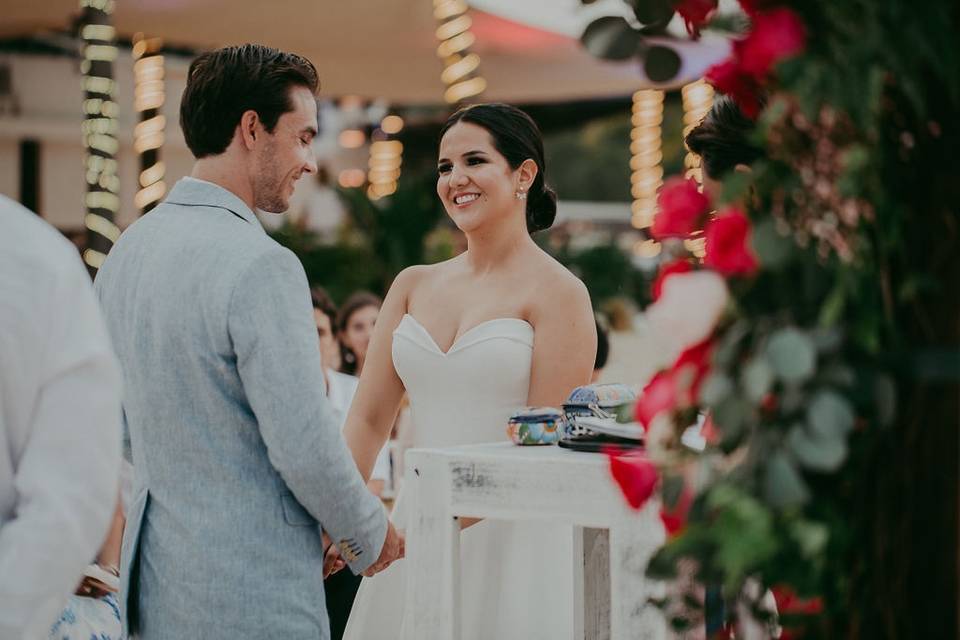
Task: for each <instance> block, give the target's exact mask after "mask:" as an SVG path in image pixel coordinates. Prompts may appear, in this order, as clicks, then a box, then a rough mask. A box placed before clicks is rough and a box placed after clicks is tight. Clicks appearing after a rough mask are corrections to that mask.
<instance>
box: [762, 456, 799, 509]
mask: <svg viewBox="0 0 960 640" xmlns="http://www.w3.org/2000/svg"><path fill="white" fill-rule="evenodd" d="M764 496H765V498H766V500H767V503H768V504H770V505H771V506H773V507H777V508H781V509H785V508H790V507H796V506H800V505H802V504H803V503H805V502H806V501H807V500H809V499H810V491H809V490H808V489H807V485H806V484H805V483H804V481H803V478H801V477H800V472H799V471H797V468H796V467H795V466H794V465H793V462H791V461H790V458H788V457H787V455H786V454H784V453H783V452H777V453H775V454H773V455H772V456H771V457H770V459H769V460H768V461H767V466H766V470H765V475H764Z"/></svg>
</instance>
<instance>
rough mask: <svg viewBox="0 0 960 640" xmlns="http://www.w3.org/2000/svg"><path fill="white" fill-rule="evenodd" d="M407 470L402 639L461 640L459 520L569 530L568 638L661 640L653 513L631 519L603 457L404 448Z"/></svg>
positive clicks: (503, 447)
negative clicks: (542, 523)
mask: <svg viewBox="0 0 960 640" xmlns="http://www.w3.org/2000/svg"><path fill="white" fill-rule="evenodd" d="M405 462H406V464H405V467H406V468H405V471H404V486H405V488H404V492H405V493H407V494H408V498H409V500H410V504H409V508H410V511H409V515H410V519H409V520H408V524H407V530H406V560H405V562H406V564H407V589H406V594H405V597H406V598H407V601H406V610H407V612H408V614H407V616H408V617H407V620H406V623H405V635H404V639H403V640H459V638H460V597H459V585H460V573H459V562H460V526H459V523H458V521H457V518H458V517H475V518H496V519H501V520H522V519H549V520H551V521H554V522H564V523H569V524H571V525H573V527H574V529H573V531H574V549H575V551H574V555H575V557H573V558H570V563H571V571H572V572H573V576H574V598H575V600H577V602H573V603H570V604H571V606H573V607H574V631H575V633H574V638H576V639H577V640H580V639H581V638H583V639H585V640H598V639H607V638H609V639H611V640H628V639H629V640H634V639H641V638H642V639H644V640H647V639H649V640H660V639H663V638H666V637H667V631H666V624H665V621H664V618H663V616H662V614H661V612H660V611H659V610H658V609H657V608H656V607H654V606H652V605H650V604H648V602H647V601H648V598H650V597H662V595H663V586H662V584H661V583H658V582H654V581H651V580H649V579H647V578H646V577H645V575H644V569H645V568H646V565H647V561H648V560H649V559H650V556H651V555H652V554H653V552H654V551H655V550H656V549H657V548H658V547H659V546H660V545H661V544H662V543H663V541H664V539H665V533H664V530H663V525H662V523H661V522H660V518H659V516H658V507H659V505H658V504H657V502H656V501H655V500H651V501H650V502H649V503H648V504H647V505H645V507H644V508H643V509H642V510H641V511H640V512H639V513H638V512H634V511H631V510H630V509H629V507H628V506H627V505H626V502H625V501H624V499H623V497H622V496H621V495H620V492H619V490H618V489H617V487H616V485H615V484H614V483H613V480H612V478H611V476H610V471H609V468H608V462H607V460H606V457H605V456H603V455H601V454H592V453H579V452H574V451H568V450H566V449H561V448H559V447H557V446H543V447H521V446H517V445H514V444H513V443H510V442H503V443H494V444H482V445H471V446H462V447H451V448H447V449H411V450H409V451H407V453H406V460H405ZM562 561H563V560H562V559H559V558H558V562H562ZM491 640H495V639H491ZM504 640H509V639H504Z"/></svg>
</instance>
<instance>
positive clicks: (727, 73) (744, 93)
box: [706, 58, 760, 118]
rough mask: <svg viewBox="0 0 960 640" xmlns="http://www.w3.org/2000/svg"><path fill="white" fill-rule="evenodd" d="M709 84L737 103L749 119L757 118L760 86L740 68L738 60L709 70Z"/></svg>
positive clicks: (729, 60)
mask: <svg viewBox="0 0 960 640" xmlns="http://www.w3.org/2000/svg"><path fill="white" fill-rule="evenodd" d="M706 79H707V82H709V83H710V84H711V85H713V87H714V88H715V89H716V90H717V91H719V92H720V93H724V94H726V95H728V96H730V97H731V98H733V101H734V102H736V103H737V106H738V107H740V111H742V112H743V115H745V116H747V117H748V118H756V117H757V115H758V114H759V113H760V100H759V98H758V97H757V96H758V95H759V92H760V84H759V83H758V82H757V80H756V79H755V78H754V77H753V76H752V75H750V74H749V73H746V72H745V71H744V70H743V69H741V68H740V65H739V64H738V61H737V59H736V58H729V59H727V60H724V61H723V62H720V63H717V64H715V65H713V66H712V67H710V68H709V69H707V73H706Z"/></svg>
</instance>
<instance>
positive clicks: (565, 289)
mask: <svg viewBox="0 0 960 640" xmlns="http://www.w3.org/2000/svg"><path fill="white" fill-rule="evenodd" d="M530 266H531V269H533V270H535V271H536V274H537V277H536V281H537V288H536V290H537V297H538V298H540V299H541V300H543V301H544V302H547V303H551V302H553V303H555V302H556V300H568V301H578V302H585V303H586V304H588V305H589V304H590V294H589V293H588V292H587V287H586V285H584V284H583V281H582V280H580V278H578V277H577V276H575V275H574V274H573V273H571V271H570V270H569V269H567V268H566V267H565V266H563V265H562V264H561V263H560V262H559V261H557V259H556V258H554V257H553V256H551V255H550V254H548V253H547V252H546V251H543V250H542V249H541V250H539V251H537V253H536V255H535V256H534V257H533V260H532V261H531V265H530ZM558 296H561V297H558Z"/></svg>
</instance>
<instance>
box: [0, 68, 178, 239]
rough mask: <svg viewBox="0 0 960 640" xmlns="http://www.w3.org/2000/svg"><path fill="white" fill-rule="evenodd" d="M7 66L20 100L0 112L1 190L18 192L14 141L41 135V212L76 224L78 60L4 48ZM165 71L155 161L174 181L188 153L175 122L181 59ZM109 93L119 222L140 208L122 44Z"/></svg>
mask: <svg viewBox="0 0 960 640" xmlns="http://www.w3.org/2000/svg"><path fill="white" fill-rule="evenodd" d="M2 61H4V62H7V63H9V64H10V65H11V71H12V86H13V92H14V94H15V95H16V97H17V101H18V102H19V104H20V114H19V116H18V117H10V116H3V117H0V193H3V194H4V195H6V196H8V197H11V198H13V199H15V200H16V199H18V198H19V195H20V194H19V189H20V168H19V162H20V159H19V144H20V141H21V140H23V139H27V138H32V139H35V140H38V141H39V142H40V177H41V184H40V211H39V213H40V215H42V216H43V217H44V218H45V219H47V220H48V221H49V222H50V223H51V224H53V225H55V226H57V227H59V228H61V229H64V230H70V229H79V228H81V227H82V226H83V216H84V205H83V197H84V193H85V192H86V183H85V182H84V169H83V163H84V153H85V151H84V148H83V145H82V142H81V133H80V131H81V130H80V127H81V124H82V121H83V119H82V115H81V105H82V101H83V92H82V90H81V76H80V71H79V67H78V64H77V61H75V60H71V59H69V58H64V57H58V56H35V55H29V56H28V55H20V54H17V55H5V56H3V57H2ZM166 72H167V81H166V88H167V100H166V103H165V105H164V110H163V112H164V115H166V117H167V130H166V133H167V135H166V143H165V145H164V147H163V150H162V160H163V161H164V163H165V164H166V167H167V174H166V176H167V177H166V182H167V184H168V185H171V184H173V183H174V182H175V181H176V180H177V179H178V178H180V177H181V176H183V175H186V174H187V173H189V171H190V168H191V166H192V164H193V158H192V156H191V155H190V151H189V150H188V149H187V146H186V144H185V143H184V141H183V135H182V134H181V132H180V128H179V126H178V125H177V118H178V110H179V104H180V94H181V93H182V92H183V86H184V75H185V73H186V63H185V62H183V61H177V60H169V59H168V64H167V66H166ZM114 76H115V79H116V81H117V85H118V86H117V94H116V100H117V102H118V104H119V105H120V117H119V122H120V131H119V136H118V137H119V140H120V151H119V152H118V154H117V161H118V163H119V176H120V201H121V208H120V212H119V214H118V220H117V222H118V224H119V225H120V226H121V227H125V226H126V225H128V224H130V223H131V222H132V221H133V220H135V219H136V218H137V216H138V215H139V211H138V210H137V209H136V207H135V206H134V204H133V198H134V195H135V193H136V190H137V177H138V175H139V173H140V168H139V160H138V158H137V155H136V153H135V152H134V150H133V127H134V125H135V124H136V121H137V117H138V116H137V114H136V112H135V111H134V110H133V61H132V59H131V56H130V52H129V51H124V50H123V49H121V50H120V57H119V58H118V60H117V63H116V64H115V66H114Z"/></svg>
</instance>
